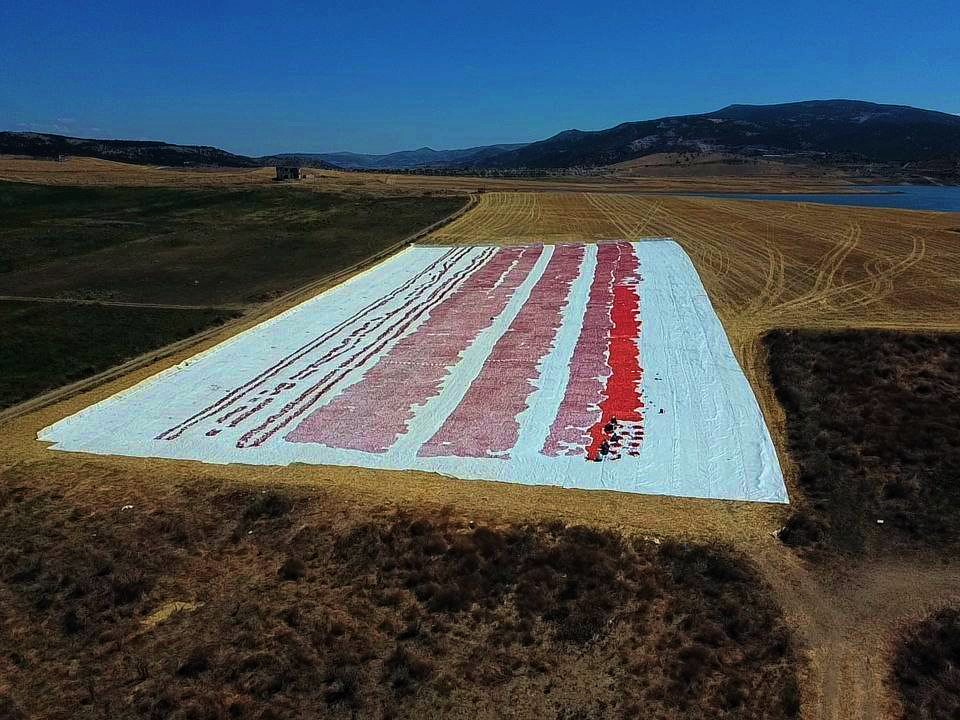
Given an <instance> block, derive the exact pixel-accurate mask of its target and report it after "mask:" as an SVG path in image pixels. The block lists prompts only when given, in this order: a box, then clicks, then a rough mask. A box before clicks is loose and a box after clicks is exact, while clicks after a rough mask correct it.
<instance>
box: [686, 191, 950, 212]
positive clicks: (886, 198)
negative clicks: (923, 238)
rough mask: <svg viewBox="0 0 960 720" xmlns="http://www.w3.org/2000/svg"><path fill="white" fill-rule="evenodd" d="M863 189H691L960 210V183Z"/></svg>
mask: <svg viewBox="0 0 960 720" xmlns="http://www.w3.org/2000/svg"><path fill="white" fill-rule="evenodd" d="M861 189H862V190H863V191H864V193H870V194H857V195H829V194H816V193H802V194H792V195H791V194H780V193H756V194H754V193H690V194H691V195H697V196H699V197H715V198H730V199H733V200H779V201H781V202H811V203H820V204H823V205H854V206H857V207H875V208H896V209H898V210H936V211H939V212H960V186H949V187H941V186H932V185H864V186H862V187H861Z"/></svg>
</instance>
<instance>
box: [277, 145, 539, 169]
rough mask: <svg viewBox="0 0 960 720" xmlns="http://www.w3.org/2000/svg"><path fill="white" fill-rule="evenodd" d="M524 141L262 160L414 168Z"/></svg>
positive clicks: (466, 161)
mask: <svg viewBox="0 0 960 720" xmlns="http://www.w3.org/2000/svg"><path fill="white" fill-rule="evenodd" d="M524 145H525V143H513V144H507V145H483V146H480V147H472V148H464V149H462V150H434V149H433V148H428V147H422V148H420V149H419V150H401V151H400V152H395V153H390V154H388V155H364V154H362V153H352V152H336V153H284V154H282V155H270V156H267V157H263V158H260V160H263V161H271V160H276V161H278V162H300V163H301V164H303V165H312V164H313V163H314V162H316V161H320V162H324V163H328V164H330V165H335V166H337V167H340V168H344V169H348V170H412V169H416V168H444V167H463V166H472V165H478V164H479V163H482V162H484V161H486V160H488V159H490V158H493V157H496V156H497V155H500V154H502V153H505V152H507V151H510V150H516V149H519V148H522V147H523V146H524Z"/></svg>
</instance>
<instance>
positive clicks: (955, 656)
mask: <svg viewBox="0 0 960 720" xmlns="http://www.w3.org/2000/svg"><path fill="white" fill-rule="evenodd" d="M893 682H894V685H895V687H896V689H897V690H898V691H899V694H900V701H901V702H902V703H903V718H904V720H941V719H942V720H949V719H950V718H957V717H960V612H958V611H957V610H953V609H945V610H941V611H940V612H938V613H936V614H934V615H932V616H931V617H929V618H927V619H926V620H924V621H923V622H920V623H918V624H917V625H916V626H914V627H912V628H910V630H909V631H908V632H906V633H905V634H904V636H903V637H902V638H901V639H900V643H899V645H898V647H897V650H896V654H895V656H894V661H893Z"/></svg>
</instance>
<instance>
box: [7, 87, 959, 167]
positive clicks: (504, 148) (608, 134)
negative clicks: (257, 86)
mask: <svg viewBox="0 0 960 720" xmlns="http://www.w3.org/2000/svg"><path fill="white" fill-rule="evenodd" d="M654 153H728V154H733V155H738V156H746V157H764V156H778V157H780V158H783V159H784V160H786V161H789V160H791V159H795V160H803V159H817V160H820V161H823V162H827V163H829V162H864V163H901V164H902V163H939V164H941V165H945V166H947V167H949V168H957V169H960V117H958V116H956V115H950V114H947V113H942V112H935V111H932V110H921V109H918V108H912V107H907V106H904V105H880V104H877V103H870V102H863V101H858V100H811V101H806V102H795V103H785V104H780V105H730V106H729V107H725V108H723V109H722V110H717V111H715V112H710V113H705V114H702V115H680V116H676V117H665V118H660V119H657V120H644V121H640V122H628V123H623V124H621V125H617V126H616V127H613V128H609V129H607V130H597V131H589V132H588V131H583V130H565V131H564V132H561V133H559V134H557V135H554V136H553V137H551V138H548V139H546V140H541V141H539V142H533V143H518V144H505V145H487V146H482V147H472V148H464V149H459V150H433V149H431V148H428V147H424V148H420V149H419V150H407V151H402V152H395V153H390V154H387V155H364V154H360V153H350V152H338V153H284V154H279V155H269V156H264V157H259V158H254V157H245V156H242V155H234V154H232V153H228V152H226V151H224V150H219V149H217V148H213V147H205V146H193V145H170V144H167V143H162V142H148V141H139V140H87V139H81V138H70V137H64V136H60V135H48V134H43V133H14V132H0V154H18V155H33V156H40V157H55V156H57V155H60V154H63V155H81V156H87V157H98V158H104V159H107V160H119V161H122V162H129V163H140V164H150V165H177V166H183V165H221V166H227V167H262V166H268V165H275V164H281V163H289V164H301V165H306V166H311V167H321V168H342V169H354V170H405V171H409V170H416V169H440V170H442V169H451V170H470V169H477V170H491V169H492V170H522V169H533V170H548V169H565V168H596V167H604V166H607V165H612V164H615V163H619V162H624V161H627V160H633V159H636V158H640V157H643V156H646V155H652V154H654Z"/></svg>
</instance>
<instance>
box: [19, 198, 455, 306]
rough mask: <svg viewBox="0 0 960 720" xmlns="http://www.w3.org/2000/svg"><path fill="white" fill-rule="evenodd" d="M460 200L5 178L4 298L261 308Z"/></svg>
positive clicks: (400, 235) (413, 228) (452, 207)
mask: <svg viewBox="0 0 960 720" xmlns="http://www.w3.org/2000/svg"><path fill="white" fill-rule="evenodd" d="M463 203H464V200H463V198H462V197H451V196H439V197H430V196H428V197H424V196H393V197H378V196H371V195H360V194H349V195H348V194H334V193H323V192H316V191H313V190H310V189H307V188H298V187H289V186H281V187H266V188H251V189H223V190H221V189H177V188H68V187H43V186H39V185H21V184H11V183H0V214H2V216H3V223H0V295H18V296H32V297H51V296H64V295H68V296H71V297H93V298H97V299H111V300H122V301H132V302H144V303H176V304H191V305H204V304H222V303H235V302H257V301H260V300H264V299H268V298H270V297H273V296H275V295H279V294H281V293H283V292H284V291H287V290H291V289H293V288H296V287H297V286H299V285H302V284H304V283H306V282H309V281H310V280H312V279H314V278H317V277H320V276H322V275H324V274H326V273H329V272H332V271H336V270H338V269H340V268H343V267H346V266H348V265H350V264H352V263H354V262H357V261H358V260H362V259H363V258H365V257H369V256H370V255H373V254H374V253H376V252H377V251H378V250H381V249H383V248H384V247H387V246H388V245H391V244H392V243H395V242H397V241H398V240H401V239H402V238H404V237H406V236H407V235H410V234H411V233H413V232H415V231H416V230H418V229H419V228H422V227H425V226H426V225H429V224H430V223H433V222H435V221H436V220H439V219H440V218H442V217H444V216H445V215H448V214H449V213H451V212H453V211H454V210H456V209H457V208H458V207H460V206H462V205H463Z"/></svg>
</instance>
